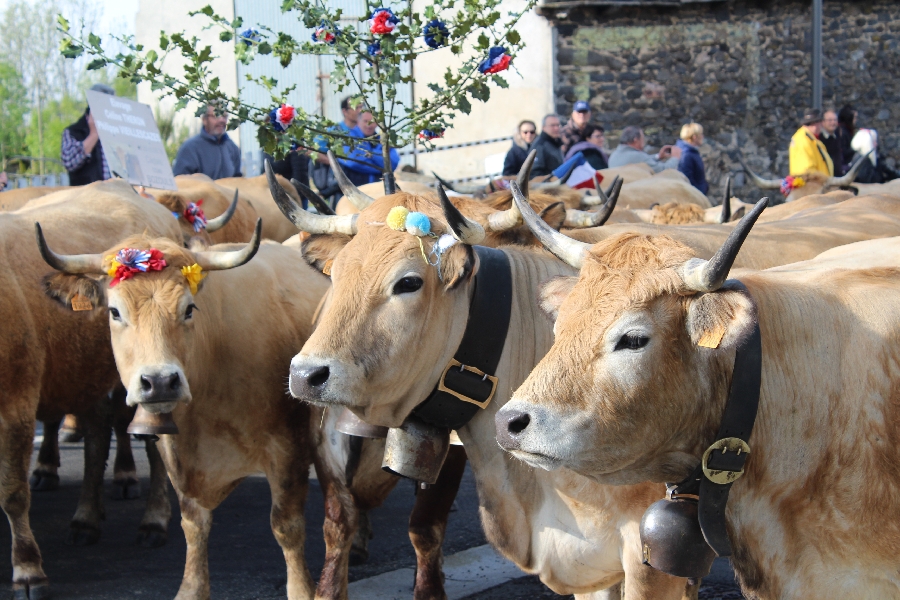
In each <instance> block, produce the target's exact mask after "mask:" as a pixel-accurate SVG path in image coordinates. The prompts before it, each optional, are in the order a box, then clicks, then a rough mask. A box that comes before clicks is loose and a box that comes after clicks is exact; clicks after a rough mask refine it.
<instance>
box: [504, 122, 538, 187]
mask: <svg viewBox="0 0 900 600" xmlns="http://www.w3.org/2000/svg"><path fill="white" fill-rule="evenodd" d="M536 135H537V125H535V124H534V121H522V122H521V123H519V126H518V127H517V128H516V135H515V136H513V143H512V148H510V149H509V152H507V153H506V159H504V161H503V174H504V175H516V174H518V173H519V169H521V168H522V164H524V162H525V159H526V158H528V153H529V152H531V145H532V144H534V136H536Z"/></svg>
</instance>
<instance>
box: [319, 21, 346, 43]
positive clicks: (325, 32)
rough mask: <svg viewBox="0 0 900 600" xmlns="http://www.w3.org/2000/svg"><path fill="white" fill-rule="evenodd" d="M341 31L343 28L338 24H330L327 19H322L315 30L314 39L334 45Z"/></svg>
mask: <svg viewBox="0 0 900 600" xmlns="http://www.w3.org/2000/svg"><path fill="white" fill-rule="evenodd" d="M340 32H341V30H340V29H339V28H338V26H337V25H332V26H329V25H328V24H327V23H326V22H325V21H322V22H321V23H319V26H318V27H316V28H315V30H313V32H312V39H313V41H314V42H323V43H325V44H332V45H334V42H335V40H337V36H338V34H339V33H340Z"/></svg>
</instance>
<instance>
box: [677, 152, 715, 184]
mask: <svg viewBox="0 0 900 600" xmlns="http://www.w3.org/2000/svg"><path fill="white" fill-rule="evenodd" d="M675 145H676V146H678V147H679V148H681V160H679V161H678V170H679V171H681V172H682V173H684V176H685V177H687V178H688V181H690V182H691V185H692V186H694V187H695V188H697V189H698V190H700V191H701V192H702V193H704V194H705V193H706V192H708V191H709V183H707V181H706V169H705V168H704V167H703V159H702V158H701V157H700V151H699V150H697V148H695V147H694V146H691V145H690V144H688V143H687V142H685V141H684V140H678V141H677V142H676V143H675Z"/></svg>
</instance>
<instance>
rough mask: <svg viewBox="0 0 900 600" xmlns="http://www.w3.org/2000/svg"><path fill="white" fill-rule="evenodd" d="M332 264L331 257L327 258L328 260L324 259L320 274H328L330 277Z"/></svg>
mask: <svg viewBox="0 0 900 600" xmlns="http://www.w3.org/2000/svg"><path fill="white" fill-rule="evenodd" d="M333 264H334V259H333V258H329V259H328V260H326V261H325V264H324V265H323V266H322V274H323V275H328V276H329V277H330V276H331V265H333Z"/></svg>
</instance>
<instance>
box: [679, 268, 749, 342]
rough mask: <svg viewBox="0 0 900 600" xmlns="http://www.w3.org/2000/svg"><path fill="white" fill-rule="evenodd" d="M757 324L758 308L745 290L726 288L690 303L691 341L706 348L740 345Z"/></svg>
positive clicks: (689, 327) (688, 326) (704, 295)
mask: <svg viewBox="0 0 900 600" xmlns="http://www.w3.org/2000/svg"><path fill="white" fill-rule="evenodd" d="M756 323H757V314H756V305H755V304H754V303H753V299H752V298H750V296H748V295H747V294H746V293H745V292H744V291H743V290H739V289H728V288H727V284H726V286H723V288H722V289H720V290H718V291H715V292H710V293H707V294H699V295H697V296H694V297H692V298H690V299H689V300H688V310H687V329H688V333H689V334H690V336H691V341H692V342H693V343H694V344H696V345H698V346H700V347H703V348H720V349H723V350H727V349H730V348H734V347H735V346H738V345H739V344H740V343H741V342H742V341H743V340H744V338H746V337H747V336H748V335H749V334H750V333H751V332H752V331H753V328H754V326H755V325H756Z"/></svg>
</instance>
